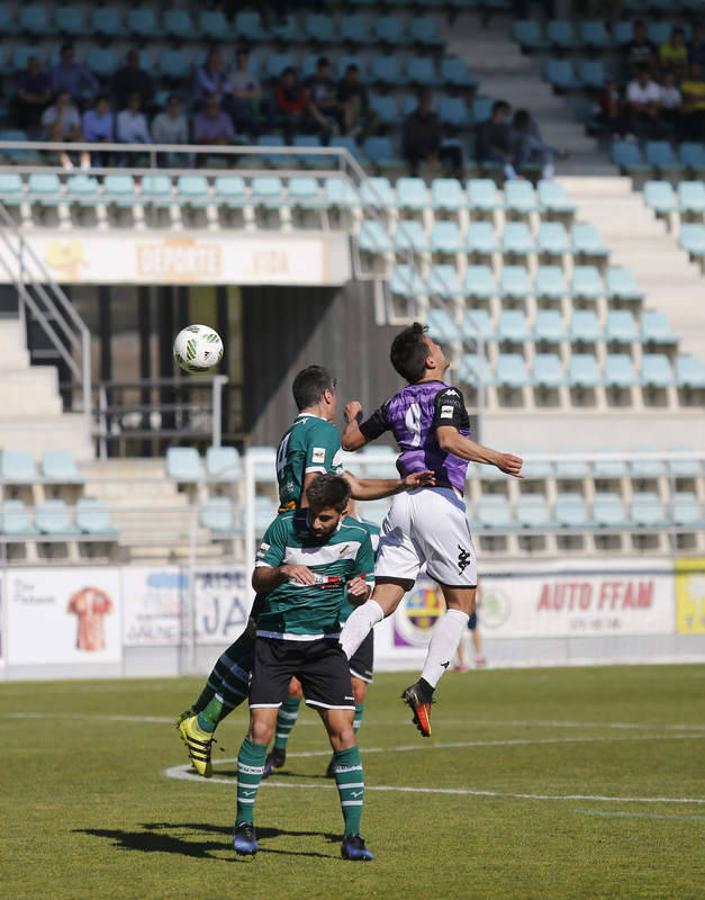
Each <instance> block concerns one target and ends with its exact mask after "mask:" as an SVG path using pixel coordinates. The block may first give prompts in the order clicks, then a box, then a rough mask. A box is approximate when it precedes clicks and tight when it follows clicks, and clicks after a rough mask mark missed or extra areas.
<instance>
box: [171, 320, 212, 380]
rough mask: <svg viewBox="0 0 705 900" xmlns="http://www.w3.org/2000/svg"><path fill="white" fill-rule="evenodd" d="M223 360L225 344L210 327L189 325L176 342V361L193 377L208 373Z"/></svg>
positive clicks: (179, 334) (183, 329) (177, 337)
mask: <svg viewBox="0 0 705 900" xmlns="http://www.w3.org/2000/svg"><path fill="white" fill-rule="evenodd" d="M222 358H223V342H222V340H221V339H220V335H219V334H218V332H217V331H214V330H213V329H212V328H210V326H208V325H188V326H187V327H186V328H182V329H181V331H180V332H179V333H178V334H177V335H176V339H175V340H174V359H175V360H176V362H177V364H178V365H179V366H180V367H181V368H182V369H183V370H184V372H190V373H191V374H192V375H198V374H199V373H201V372H207V371H208V369H212V368H213V366H217V365H218V363H219V362H220V361H221V359H222Z"/></svg>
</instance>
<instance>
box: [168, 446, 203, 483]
mask: <svg viewBox="0 0 705 900" xmlns="http://www.w3.org/2000/svg"><path fill="white" fill-rule="evenodd" d="M166 474H167V476H168V477H169V478H171V479H173V480H174V481H178V482H179V483H182V484H194V483H196V482H199V481H202V480H203V465H202V463H201V457H200V456H199V455H198V451H197V450H196V449H195V448H193V447H169V449H168V450H167V452H166Z"/></svg>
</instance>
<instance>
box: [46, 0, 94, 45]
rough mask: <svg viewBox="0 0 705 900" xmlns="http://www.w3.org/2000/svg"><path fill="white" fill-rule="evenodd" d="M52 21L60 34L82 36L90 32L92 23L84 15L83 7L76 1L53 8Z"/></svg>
mask: <svg viewBox="0 0 705 900" xmlns="http://www.w3.org/2000/svg"><path fill="white" fill-rule="evenodd" d="M54 23H55V24H56V27H57V28H58V30H59V32H60V34H65V35H68V36H70V37H82V36H83V35H85V34H90V33H92V28H93V23H92V22H91V19H90V16H87V15H86V10H85V7H83V6H81V5H80V4H78V3H68V4H67V5H66V6H62V5H59V6H57V7H56V9H55V10H54Z"/></svg>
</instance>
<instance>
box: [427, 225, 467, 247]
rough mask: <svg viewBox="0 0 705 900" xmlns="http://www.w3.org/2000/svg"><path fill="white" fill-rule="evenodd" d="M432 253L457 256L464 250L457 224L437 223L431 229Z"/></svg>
mask: <svg viewBox="0 0 705 900" xmlns="http://www.w3.org/2000/svg"><path fill="white" fill-rule="evenodd" d="M430 238H431V252H432V253H444V254H455V253H460V251H461V250H462V249H463V240H462V237H461V235H460V228H458V224H457V222H445V221H443V220H440V221H436V222H434V223H433V226H432V227H431V235H430Z"/></svg>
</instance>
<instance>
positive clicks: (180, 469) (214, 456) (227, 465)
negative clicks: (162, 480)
mask: <svg viewBox="0 0 705 900" xmlns="http://www.w3.org/2000/svg"><path fill="white" fill-rule="evenodd" d="M165 466H166V474H167V477H168V478H171V479H172V480H173V481H176V482H178V483H179V484H200V483H202V482H206V481H210V482H216V483H234V482H238V481H240V480H241V479H242V477H243V469H242V461H241V459H240V454H239V453H238V452H237V450H236V449H235V448H234V447H209V448H208V449H207V450H206V455H205V460H202V459H201V456H200V454H199V452H198V450H196V449H195V447H170V448H169V449H168V450H167V452H166V459H165Z"/></svg>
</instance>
